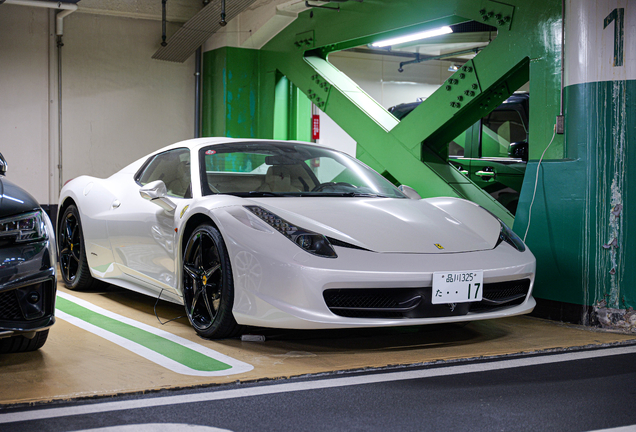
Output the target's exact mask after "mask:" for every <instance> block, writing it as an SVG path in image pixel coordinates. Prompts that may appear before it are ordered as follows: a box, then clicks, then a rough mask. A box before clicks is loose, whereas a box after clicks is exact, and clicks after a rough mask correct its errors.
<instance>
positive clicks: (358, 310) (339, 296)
mask: <svg viewBox="0 0 636 432" xmlns="http://www.w3.org/2000/svg"><path fill="white" fill-rule="evenodd" d="M323 296H324V299H325V303H326V304H327V307H328V308H329V310H330V311H331V312H333V313H334V314H336V315H339V316H344V317H348V318H429V317H441V316H453V315H465V314H466V313H467V312H468V305H467V304H457V305H454V306H452V307H451V306H449V305H446V304H442V305H438V304H435V305H434V304H431V288H362V289H356V288H353V289H328V290H325V291H324V292H323Z"/></svg>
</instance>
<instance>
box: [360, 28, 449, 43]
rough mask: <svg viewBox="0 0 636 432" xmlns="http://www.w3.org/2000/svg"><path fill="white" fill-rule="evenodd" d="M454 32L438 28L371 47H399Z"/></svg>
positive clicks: (385, 41) (388, 40) (387, 40)
mask: <svg viewBox="0 0 636 432" xmlns="http://www.w3.org/2000/svg"><path fill="white" fill-rule="evenodd" d="M452 32H453V29H451V28H450V27H448V26H445V27H440V28H436V29H434V30H427V31H423V32H419V33H413V34H410V35H406V36H401V37H397V38H393V39H386V40H383V41H379V42H374V43H372V44H371V46H373V47H378V48H382V47H386V46H390V45H399V44H403V43H406V42H411V41H416V40H420V39H426V38H430V37H433V36H440V35H443V34H448V33H452Z"/></svg>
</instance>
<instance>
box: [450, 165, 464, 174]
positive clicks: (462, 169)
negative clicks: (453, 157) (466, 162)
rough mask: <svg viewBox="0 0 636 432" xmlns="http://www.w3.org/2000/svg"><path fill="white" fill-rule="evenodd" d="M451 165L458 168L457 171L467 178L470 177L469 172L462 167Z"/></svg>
mask: <svg viewBox="0 0 636 432" xmlns="http://www.w3.org/2000/svg"><path fill="white" fill-rule="evenodd" d="M451 165H452V166H454V167H455V168H457V171H459V172H460V173H462V174H464V175H465V176H467V175H468V170H465V169H464V168H463V167H462V166H461V165H455V164H451Z"/></svg>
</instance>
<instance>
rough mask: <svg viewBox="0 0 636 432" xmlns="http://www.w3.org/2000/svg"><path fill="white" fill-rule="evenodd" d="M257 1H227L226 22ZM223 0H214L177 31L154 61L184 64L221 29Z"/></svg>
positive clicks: (159, 50)
mask: <svg viewBox="0 0 636 432" xmlns="http://www.w3.org/2000/svg"><path fill="white" fill-rule="evenodd" d="M255 1H256V0H227V4H226V5H225V20H226V21H231V20H232V19H234V18H235V17H236V16H237V15H238V14H240V13H241V12H243V11H244V10H245V9H247V8H248V7H249V6H251V5H252V3H254V2H255ZM222 3H226V2H222V0H214V1H212V2H210V3H209V4H208V5H207V6H205V7H204V8H203V9H201V10H200V11H199V12H198V13H197V14H196V15H195V16H193V17H192V18H191V19H190V20H189V21H188V22H186V23H185V24H184V25H183V27H181V28H180V29H179V30H177V31H176V33H175V34H173V35H172V36H171V37H170V39H168V43H167V45H166V46H162V47H161V48H159V49H158V50H157V52H155V53H154V54H153V56H152V58H153V59H157V60H166V61H172V62H178V63H183V62H184V61H186V60H187V59H188V58H189V57H190V56H191V55H192V54H193V53H194V52H195V51H196V50H197V48H199V47H200V46H201V45H203V43H204V42H205V41H206V40H208V39H209V38H210V36H212V35H213V34H214V33H216V32H217V31H218V30H219V29H220V28H221V27H222V25H221V19H220V18H221V13H222V11H223V8H222Z"/></svg>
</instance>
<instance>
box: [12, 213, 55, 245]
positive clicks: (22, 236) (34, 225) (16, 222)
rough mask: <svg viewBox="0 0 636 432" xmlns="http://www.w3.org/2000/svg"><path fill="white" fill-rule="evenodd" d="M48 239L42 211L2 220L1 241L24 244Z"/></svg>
mask: <svg viewBox="0 0 636 432" xmlns="http://www.w3.org/2000/svg"><path fill="white" fill-rule="evenodd" d="M48 237H49V236H48V233H47V229H46V224H45V222H44V218H43V216H42V211H41V210H38V211H34V212H31V213H24V214H21V215H18V216H12V217H10V218H5V219H2V220H0V241H1V240H4V241H13V242H16V243H23V242H28V241H35V240H46V239H47V238H48Z"/></svg>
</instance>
